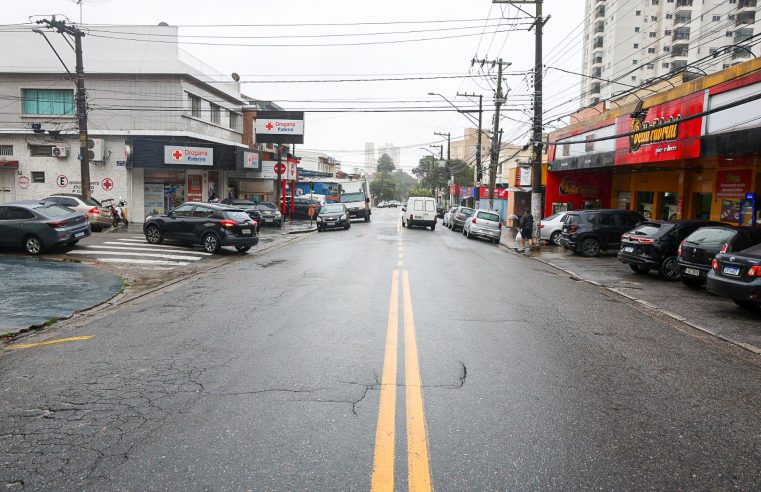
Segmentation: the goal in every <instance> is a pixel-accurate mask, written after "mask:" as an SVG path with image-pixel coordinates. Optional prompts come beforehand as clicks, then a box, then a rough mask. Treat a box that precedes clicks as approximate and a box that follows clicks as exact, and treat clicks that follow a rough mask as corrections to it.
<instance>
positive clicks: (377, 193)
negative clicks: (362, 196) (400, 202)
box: [370, 175, 398, 202]
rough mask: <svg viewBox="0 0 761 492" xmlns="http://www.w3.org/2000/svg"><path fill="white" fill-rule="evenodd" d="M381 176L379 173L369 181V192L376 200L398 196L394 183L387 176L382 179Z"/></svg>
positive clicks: (392, 198) (391, 198)
mask: <svg viewBox="0 0 761 492" xmlns="http://www.w3.org/2000/svg"><path fill="white" fill-rule="evenodd" d="M382 176H383V175H379V176H378V177H377V178H375V179H374V180H372V181H371V182H370V194H371V195H372V196H373V197H374V198H375V201H376V202H380V201H383V200H394V199H396V197H397V196H398V192H397V189H396V183H395V182H394V181H393V180H391V179H388V178H386V179H383V177H382Z"/></svg>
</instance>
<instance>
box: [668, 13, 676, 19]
mask: <svg viewBox="0 0 761 492" xmlns="http://www.w3.org/2000/svg"><path fill="white" fill-rule="evenodd" d="M673 18H674V16H673V15H671V14H666V19H673Z"/></svg>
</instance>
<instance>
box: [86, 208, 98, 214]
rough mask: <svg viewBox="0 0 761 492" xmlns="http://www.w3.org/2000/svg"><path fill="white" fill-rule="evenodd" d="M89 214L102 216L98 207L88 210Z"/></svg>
mask: <svg viewBox="0 0 761 492" xmlns="http://www.w3.org/2000/svg"><path fill="white" fill-rule="evenodd" d="M87 213H88V214H95V215H98V214H100V210H98V207H93V208H91V209H90V210H88V211H87Z"/></svg>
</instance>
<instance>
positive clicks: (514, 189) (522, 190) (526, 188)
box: [507, 186, 531, 193]
mask: <svg viewBox="0 0 761 492" xmlns="http://www.w3.org/2000/svg"><path fill="white" fill-rule="evenodd" d="M507 191H508V192H512V193H516V192H517V193H526V192H529V191H531V187H530V186H511V187H510V188H508V189H507Z"/></svg>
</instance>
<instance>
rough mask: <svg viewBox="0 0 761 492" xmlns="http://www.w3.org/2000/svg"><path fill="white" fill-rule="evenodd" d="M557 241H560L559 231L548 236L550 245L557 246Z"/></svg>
mask: <svg viewBox="0 0 761 492" xmlns="http://www.w3.org/2000/svg"><path fill="white" fill-rule="evenodd" d="M558 239H560V231H555V232H553V233H552V234H551V235H550V243H552V244H558Z"/></svg>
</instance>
